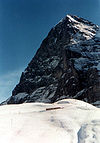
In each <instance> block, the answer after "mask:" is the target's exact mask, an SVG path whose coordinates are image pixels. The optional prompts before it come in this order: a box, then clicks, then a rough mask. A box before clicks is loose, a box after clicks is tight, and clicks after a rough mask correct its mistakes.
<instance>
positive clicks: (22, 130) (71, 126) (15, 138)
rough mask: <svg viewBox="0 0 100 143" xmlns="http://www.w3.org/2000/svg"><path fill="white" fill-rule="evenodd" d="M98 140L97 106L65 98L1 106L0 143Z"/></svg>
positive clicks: (96, 142) (99, 119)
mask: <svg viewBox="0 0 100 143" xmlns="http://www.w3.org/2000/svg"><path fill="white" fill-rule="evenodd" d="M61 142H62V143H92V142H93V143H100V109H99V108H96V107H94V106H92V105H90V104H88V103H85V102H83V101H78V100H75V99H66V100H61V101H58V102H56V103H54V104H45V103H24V104H20V105H16V104H15V105H4V106H1V107H0V143H61Z"/></svg>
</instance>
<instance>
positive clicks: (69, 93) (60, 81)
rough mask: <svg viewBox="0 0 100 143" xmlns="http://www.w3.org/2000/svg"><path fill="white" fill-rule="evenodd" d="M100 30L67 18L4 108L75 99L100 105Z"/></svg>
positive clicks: (62, 21)
mask: <svg viewBox="0 0 100 143" xmlns="http://www.w3.org/2000/svg"><path fill="white" fill-rule="evenodd" d="M99 30H100V28H99V26H97V25H95V24H93V23H91V22H89V21H87V20H85V19H83V18H79V17H77V16H72V15H67V16H66V17H65V18H64V19H62V20H61V21H60V22H59V23H58V24H57V25H56V26H55V27H53V28H52V29H51V31H50V32H49V34H48V36H47V37H46V38H45V39H44V40H43V42H42V44H41V46H40V48H39V49H38V51H37V53H36V55H35V56H34V58H33V59H32V61H31V62H30V63H29V64H28V67H27V68H26V69H25V71H24V72H23V73H22V75H21V78H20V82H19V84H18V85H17V86H16V87H15V89H14V90H13V92H12V96H11V97H10V98H9V99H8V100H7V101H6V102H4V104H5V103H7V104H12V103H23V102H36V101H37V102H48V103H52V102H55V101H57V100H60V99H65V98H76V99H80V100H84V101H86V102H89V103H92V104H95V103H97V101H100V31H99Z"/></svg>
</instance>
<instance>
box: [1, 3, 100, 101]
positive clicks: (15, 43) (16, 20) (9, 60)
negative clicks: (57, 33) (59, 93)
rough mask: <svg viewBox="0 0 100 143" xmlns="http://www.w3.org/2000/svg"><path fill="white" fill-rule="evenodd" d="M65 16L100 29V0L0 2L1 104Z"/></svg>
mask: <svg viewBox="0 0 100 143" xmlns="http://www.w3.org/2000/svg"><path fill="white" fill-rule="evenodd" d="M66 14H72V15H77V16H80V17H83V18H86V19H88V20H90V21H92V22H93V23H96V24H98V25H100V0H50V1H49V0H43V1H41V0H29V1H28V0H0V91H1V92H0V102H1V101H3V100H5V99H6V98H7V97H9V96H11V91H12V90H13V88H14V87H15V85H16V84H17V83H18V81H19V78H20V75H21V72H22V71H23V70H24V69H25V67H26V66H27V64H28V63H29V62H30V60H31V59H32V57H33V56H34V54H35V53H36V51H37V49H38V48H39V46H40V44H41V42H42V40H43V39H44V38H45V37H46V35H47V33H48V32H49V30H50V29H51V28H52V27H53V26H54V25H55V24H56V23H58V22H59V20H60V19H62V18H63V17H65V16H66Z"/></svg>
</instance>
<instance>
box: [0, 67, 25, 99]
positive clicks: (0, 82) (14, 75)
mask: <svg viewBox="0 0 100 143" xmlns="http://www.w3.org/2000/svg"><path fill="white" fill-rule="evenodd" d="M22 71H23V69H20V70H17V71H12V72H10V73H7V74H5V75H3V76H2V77H0V102H2V101H4V100H6V99H7V98H9V97H10V96H11V94H12V90H13V89H14V87H15V86H16V84H17V83H18V82H19V79H20V75H21V73H22Z"/></svg>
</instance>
